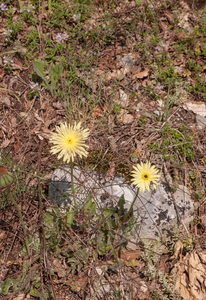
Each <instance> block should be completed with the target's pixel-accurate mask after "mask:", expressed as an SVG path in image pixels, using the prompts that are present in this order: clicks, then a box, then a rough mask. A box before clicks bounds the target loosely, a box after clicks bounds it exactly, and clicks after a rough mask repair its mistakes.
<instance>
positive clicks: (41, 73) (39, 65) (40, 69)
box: [33, 60, 48, 84]
mask: <svg viewBox="0 0 206 300" xmlns="http://www.w3.org/2000/svg"><path fill="white" fill-rule="evenodd" d="M33 66H34V70H35V71H36V73H37V75H39V76H40V77H41V78H42V79H43V80H44V81H45V82H46V84H47V83H48V81H47V79H46V77H45V74H44V66H43V65H42V63H41V61H40V60H35V61H34V62H33Z"/></svg>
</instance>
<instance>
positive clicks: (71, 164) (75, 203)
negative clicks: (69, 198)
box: [70, 158, 77, 208]
mask: <svg viewBox="0 0 206 300" xmlns="http://www.w3.org/2000/svg"><path fill="white" fill-rule="evenodd" d="M70 166H71V184H72V194H73V199H74V206H75V208H77V202H76V198H75V191H74V176H73V169H74V164H73V162H72V159H71V158H70Z"/></svg>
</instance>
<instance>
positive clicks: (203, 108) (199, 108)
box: [183, 101, 206, 117]
mask: <svg viewBox="0 0 206 300" xmlns="http://www.w3.org/2000/svg"><path fill="white" fill-rule="evenodd" d="M183 108H184V109H186V110H192V111H193V112H194V113H195V114H197V115H199V116H201V117H206V105H205V103H203V102H195V101H190V102H186V103H185V104H184V105H183Z"/></svg>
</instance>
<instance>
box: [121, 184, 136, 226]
mask: <svg viewBox="0 0 206 300" xmlns="http://www.w3.org/2000/svg"><path fill="white" fill-rule="evenodd" d="M138 195H139V188H138V189H137V193H136V196H135V197H134V200H133V201H132V204H131V206H130V208H129V211H128V213H127V214H126V216H124V218H123V223H124V222H125V221H127V219H128V218H129V217H130V214H131V212H132V209H133V206H134V203H135V201H136V200H137V197H138Z"/></svg>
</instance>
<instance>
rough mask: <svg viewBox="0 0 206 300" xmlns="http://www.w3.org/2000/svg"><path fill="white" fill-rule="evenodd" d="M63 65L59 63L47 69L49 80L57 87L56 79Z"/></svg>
mask: <svg viewBox="0 0 206 300" xmlns="http://www.w3.org/2000/svg"><path fill="white" fill-rule="evenodd" d="M62 71H63V67H62V65H61V64H58V65H51V66H50V69H49V77H50V80H51V83H52V84H53V85H54V86H55V88H57V86H58V81H59V79H60V77H61V75H62Z"/></svg>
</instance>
